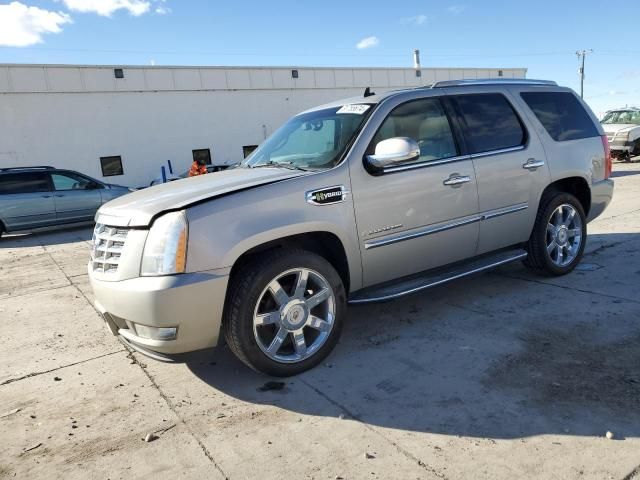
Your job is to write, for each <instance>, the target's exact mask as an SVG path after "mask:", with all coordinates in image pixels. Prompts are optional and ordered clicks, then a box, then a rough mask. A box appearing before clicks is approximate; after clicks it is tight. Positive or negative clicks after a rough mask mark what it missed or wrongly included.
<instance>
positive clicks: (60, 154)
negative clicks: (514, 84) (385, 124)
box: [0, 65, 526, 186]
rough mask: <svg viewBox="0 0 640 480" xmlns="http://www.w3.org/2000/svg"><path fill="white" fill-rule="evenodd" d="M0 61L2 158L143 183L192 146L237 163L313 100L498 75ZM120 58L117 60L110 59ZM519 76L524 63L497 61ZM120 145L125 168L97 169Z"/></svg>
mask: <svg viewBox="0 0 640 480" xmlns="http://www.w3.org/2000/svg"><path fill="white" fill-rule="evenodd" d="M113 68H114V67H88V66H87V67H84V66H78V67H76V66H73V67H70V66H41V65H40V66H39V65H33V66H22V65H21V66H17V65H0V167H8V166H27V165H54V166H56V167H61V168H69V169H72V170H77V171H80V172H83V173H85V174H87V175H90V176H92V177H95V178H98V179H101V180H103V181H106V182H109V183H118V184H123V185H129V186H141V185H147V184H148V183H149V182H150V181H151V180H152V179H153V178H156V177H158V176H159V172H160V166H161V165H163V164H164V165H166V160H171V161H172V164H173V166H174V171H176V172H177V173H180V172H182V171H185V170H187V169H188V168H189V166H190V164H191V161H192V153H191V152H192V150H193V149H200V148H209V149H210V150H211V156H212V161H213V163H216V164H224V163H228V164H230V163H235V162H238V161H240V160H242V158H243V153H242V147H243V146H244V145H256V144H259V143H260V142H262V141H263V140H264V138H265V133H266V134H267V135H269V134H271V133H272V132H273V131H274V130H275V129H276V128H278V127H279V126H280V125H281V124H282V123H283V122H284V121H286V120H287V119H288V118H289V117H290V116H292V115H294V114H295V113H298V112H300V111H302V110H305V109H307V108H310V107H312V106H314V105H319V104H322V103H326V102H330V101H333V100H336V99H339V98H344V97H350V96H356V95H360V94H362V91H363V89H364V88H365V87H367V86H369V87H371V88H372V90H374V91H384V90H388V89H397V88H406V87H413V86H420V85H423V84H429V83H432V82H433V81H436V80H450V79H457V78H482V77H485V78H486V77H488V76H496V77H497V76H498V70H497V69H495V70H491V69H482V70H479V69H478V70H476V69H423V70H422V77H420V78H419V77H416V75H415V70H413V69H355V68H354V69H349V68H346V69H345V68H336V69H328V68H299V69H297V70H298V75H299V78H297V79H296V78H292V74H291V70H292V69H291V68H222V67H218V68H213V67H212V68H208V67H206V68H193V67H122V68H123V70H124V76H125V78H124V79H116V78H115V76H114V71H113ZM115 68H120V67H115ZM502 75H503V76H504V77H507V78H514V77H515V78H521V77H524V76H525V75H526V70H525V69H502ZM113 155H120V156H121V157H122V163H123V168H124V175H121V176H112V177H103V176H102V172H101V168H100V162H99V158H100V157H106V156H113Z"/></svg>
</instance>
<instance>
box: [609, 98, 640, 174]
mask: <svg viewBox="0 0 640 480" xmlns="http://www.w3.org/2000/svg"><path fill="white" fill-rule="evenodd" d="M600 123H602V127H603V128H604V131H605V133H606V134H607V138H608V139H609V147H610V148H611V155H612V156H613V157H614V158H617V159H619V160H624V161H625V162H628V161H630V160H631V157H637V156H640V108H637V107H630V108H620V109H617V110H610V111H608V112H607V113H606V114H605V116H604V118H603V119H602V120H601V122H600Z"/></svg>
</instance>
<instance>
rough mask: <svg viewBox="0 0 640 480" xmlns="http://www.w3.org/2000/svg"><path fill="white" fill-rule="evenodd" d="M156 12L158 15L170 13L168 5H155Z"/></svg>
mask: <svg viewBox="0 0 640 480" xmlns="http://www.w3.org/2000/svg"><path fill="white" fill-rule="evenodd" d="M156 13H157V14H158V15H166V14H168V13H171V9H170V8H169V7H165V6H164V5H159V6H158V7H156Z"/></svg>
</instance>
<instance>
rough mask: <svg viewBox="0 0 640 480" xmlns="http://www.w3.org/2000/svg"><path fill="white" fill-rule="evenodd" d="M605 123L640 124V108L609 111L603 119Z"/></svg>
mask: <svg viewBox="0 0 640 480" xmlns="http://www.w3.org/2000/svg"><path fill="white" fill-rule="evenodd" d="M601 123H603V124H605V125H607V124H613V125H615V124H626V125H640V110H616V111H615V112H609V113H607V114H606V115H605V116H604V118H603V119H602V122H601Z"/></svg>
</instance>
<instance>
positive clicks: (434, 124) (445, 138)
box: [370, 98, 458, 162]
mask: <svg viewBox="0 0 640 480" xmlns="http://www.w3.org/2000/svg"><path fill="white" fill-rule="evenodd" d="M394 137H409V138H412V139H413V140H415V141H416V142H418V146H419V147H420V158H419V159H418V160H416V162H424V161H429V160H438V159H442V158H449V157H455V156H456V155H457V154H458V153H457V149H456V143H455V141H454V139H453V133H452V132H451V126H450V125H449V119H448V118H447V115H446V114H445V112H444V108H443V107H442V104H441V102H440V100H438V99H437V98H424V99H421V100H413V101H410V102H407V103H403V104H402V105H400V106H398V107H396V108H395V109H393V111H392V112H391V113H390V114H389V116H388V117H387V118H386V119H385V120H384V122H382V125H381V126H380V129H379V130H378V132H377V133H376V134H375V136H374V137H373V142H372V144H371V147H370V150H371V153H373V151H375V146H376V145H377V144H378V143H379V142H381V141H383V140H387V139H389V138H394Z"/></svg>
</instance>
